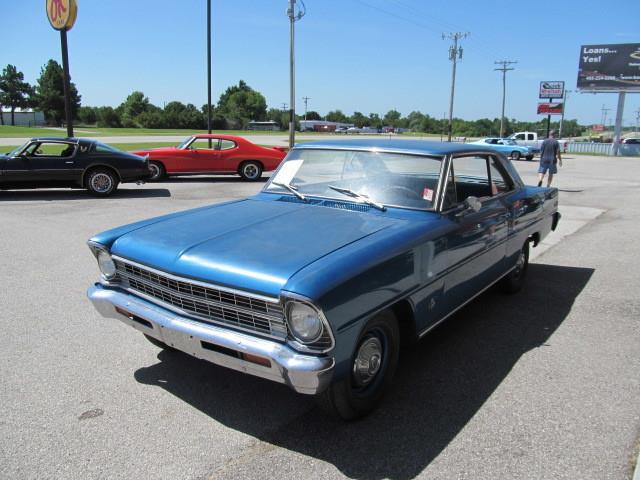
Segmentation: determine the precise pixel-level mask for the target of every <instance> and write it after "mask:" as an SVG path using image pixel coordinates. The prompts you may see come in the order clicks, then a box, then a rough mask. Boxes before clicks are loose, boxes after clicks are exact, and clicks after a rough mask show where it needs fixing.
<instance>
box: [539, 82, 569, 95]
mask: <svg viewBox="0 0 640 480" xmlns="http://www.w3.org/2000/svg"><path fill="white" fill-rule="evenodd" d="M563 97H564V82H563V81H561V82H540V95H538V98H563Z"/></svg>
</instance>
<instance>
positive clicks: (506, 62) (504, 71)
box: [493, 60, 518, 138]
mask: <svg viewBox="0 0 640 480" xmlns="http://www.w3.org/2000/svg"><path fill="white" fill-rule="evenodd" d="M493 63H495V64H496V65H502V67H500V68H494V69H493V70H494V71H499V72H502V115H501V116H500V138H502V137H504V101H505V98H506V92H507V72H508V71H510V70H515V68H509V65H514V64H516V63H518V61H517V60H516V61H512V60H498V61H495V62H493Z"/></svg>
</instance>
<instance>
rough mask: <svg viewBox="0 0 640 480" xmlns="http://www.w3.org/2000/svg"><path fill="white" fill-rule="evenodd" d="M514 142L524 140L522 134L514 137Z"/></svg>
mask: <svg viewBox="0 0 640 480" xmlns="http://www.w3.org/2000/svg"><path fill="white" fill-rule="evenodd" d="M516 140H524V133H519V134H518V135H516Z"/></svg>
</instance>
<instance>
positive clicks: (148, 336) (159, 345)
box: [144, 334, 177, 352]
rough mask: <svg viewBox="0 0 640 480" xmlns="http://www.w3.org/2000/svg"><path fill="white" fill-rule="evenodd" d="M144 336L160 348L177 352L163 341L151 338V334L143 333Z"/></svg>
mask: <svg viewBox="0 0 640 480" xmlns="http://www.w3.org/2000/svg"><path fill="white" fill-rule="evenodd" d="M144 338H146V339H147V340H149V342H150V343H152V344H154V345H155V346H156V347H158V348H161V349H162V350H167V351H168V352H177V350H176V349H175V348H173V347H170V346H169V345H167V344H166V343H164V342H161V341H160V340H158V339H157V338H153V337H152V336H151V335H147V334H144Z"/></svg>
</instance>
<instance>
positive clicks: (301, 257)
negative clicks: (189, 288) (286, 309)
mask: <svg viewBox="0 0 640 480" xmlns="http://www.w3.org/2000/svg"><path fill="white" fill-rule="evenodd" d="M283 198H286V197H283ZM401 222H404V220H401V219H395V218H390V217H389V216H388V215H384V214H379V213H378V212H376V213H372V212H366V213H361V212H353V211H345V210H341V209H337V208H331V207H323V206H312V205H308V204H304V203H293V202H290V201H281V200H259V199H246V200H242V201H239V202H235V203H229V204H224V205H218V206H213V207H211V208H206V209H198V210H194V211H189V212H184V213H183V214H179V215H176V216H172V217H169V218H167V219H165V220H161V221H158V222H156V223H151V224H149V225H147V226H143V227H141V228H138V229H136V230H134V231H132V232H130V233H126V234H124V235H122V236H121V237H119V238H118V239H117V240H116V241H115V242H114V243H113V245H112V246H111V251H112V253H113V254H114V255H117V256H121V257H124V258H127V259H130V260H133V261H135V262H138V263H141V264H143V265H147V266H149V267H152V268H155V269H158V270H162V271H165V272H168V273H172V274H174V275H178V276H181V277H187V278H193V279H198V280H201V281H205V282H210V283H213V284H217V285H221V286H226V287H231V288H238V289H242V290H248V291H253V292H255V293H260V294H263V295H269V296H274V297H277V296H278V295H279V293H280V290H281V289H282V288H283V287H284V286H285V284H286V283H287V281H288V279H289V278H291V277H292V276H293V275H294V274H295V273H296V272H298V271H299V270H300V269H302V268H304V267H305V266H307V265H309V264H310V263H312V262H314V261H316V260H318V259H320V258H322V257H324V256H326V255H328V254H330V253H331V252H334V251H336V250H338V249H340V248H342V247H344V246H346V245H349V244H351V243H353V242H356V241H358V240H360V239H362V238H364V237H367V236H369V235H372V234H374V233H376V232H378V231H380V230H383V229H385V228H388V227H391V226H393V225H396V224H398V223H401Z"/></svg>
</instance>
